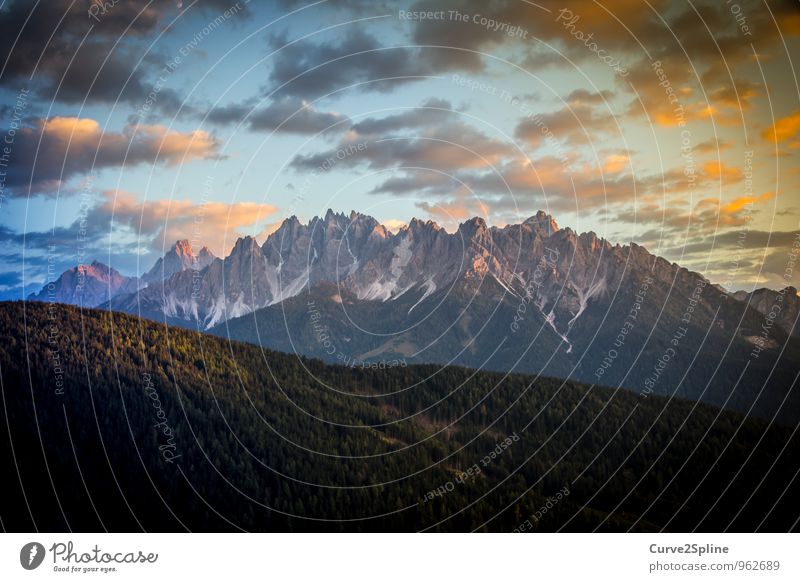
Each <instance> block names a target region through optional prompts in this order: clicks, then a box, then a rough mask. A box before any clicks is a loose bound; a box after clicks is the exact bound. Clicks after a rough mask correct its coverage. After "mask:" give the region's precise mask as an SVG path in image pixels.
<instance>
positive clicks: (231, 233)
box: [0, 190, 277, 297]
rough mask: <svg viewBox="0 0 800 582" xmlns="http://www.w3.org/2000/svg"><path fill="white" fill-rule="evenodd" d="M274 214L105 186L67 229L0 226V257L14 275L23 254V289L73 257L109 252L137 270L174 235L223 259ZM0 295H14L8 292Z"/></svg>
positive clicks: (15, 283)
mask: <svg viewBox="0 0 800 582" xmlns="http://www.w3.org/2000/svg"><path fill="white" fill-rule="evenodd" d="M276 212H277V208H275V207H274V206H272V205H271V204H263V203H256V202H233V203H225V202H205V203H196V202H193V201H191V200H185V199H184V200H144V201H143V200H140V199H139V197H138V196H136V195H134V194H132V193H130V192H124V191H117V190H106V191H104V192H102V193H101V194H100V195H99V198H98V199H96V200H95V201H94V203H93V204H92V205H91V206H90V207H89V208H88V209H87V210H86V213H85V215H84V216H82V217H80V218H78V219H76V220H75V221H73V222H72V223H71V224H70V225H68V226H60V227H55V228H53V229H52V230H46V231H29V232H25V233H21V232H16V231H14V230H12V229H10V228H8V227H4V226H0V243H2V246H3V248H4V249H6V250H10V251H12V253H11V254H9V255H6V256H0V261H2V262H3V263H4V264H6V265H7V266H9V267H12V266H13V267H14V268H15V271H14V274H16V273H22V272H23V268H22V267H23V266H22V257H23V256H24V257H25V259H24V274H25V277H24V282H25V283H26V285H28V286H29V285H31V283H32V282H39V284H41V282H42V281H44V280H45V279H46V278H47V276H48V264H49V263H50V262H52V263H53V264H54V265H55V274H56V276H57V275H58V274H60V273H61V272H62V271H63V270H65V269H67V268H69V267H73V266H75V264H76V263H77V262H78V261H82V262H90V261H91V260H93V259H98V260H101V261H103V262H108V261H109V259H108V257H109V255H110V256H111V263H112V266H113V267H115V268H117V269H119V270H121V271H123V272H124V273H127V274H131V275H137V274H139V275H141V274H142V273H143V272H145V271H147V270H148V269H149V268H150V267H151V266H152V264H153V263H154V262H155V260H156V258H157V257H160V256H161V255H162V254H163V252H164V248H165V247H171V246H172V244H173V243H174V242H175V241H176V240H181V239H188V240H190V241H191V242H192V244H193V245H194V246H196V247H198V248H199V247H202V246H208V247H209V248H210V249H211V251H212V252H213V253H214V254H215V255H217V256H219V257H223V256H226V255H227V254H228V253H229V252H230V249H231V248H232V246H233V244H234V243H235V241H236V239H237V238H238V237H240V236H242V235H244V234H252V233H253V232H258V231H259V229H261V228H263V225H264V223H265V222H269V221H270V219H273V220H274V215H275V213H276ZM23 249H24V251H25V252H24V254H23V252H22V251H23ZM51 267H52V265H51ZM14 274H12V273H2V274H0V291H4V289H3V287H7V288H8V289H14V288H19V287H20V286H21V284H22V282H23V281H22V277H18V280H16V279H15V278H14ZM51 274H52V273H51ZM6 290H7V289H6ZM6 295H7V296H9V297H10V296H14V297H20V293H16V292H14V293H6Z"/></svg>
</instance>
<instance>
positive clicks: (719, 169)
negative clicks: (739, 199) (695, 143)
mask: <svg viewBox="0 0 800 582" xmlns="http://www.w3.org/2000/svg"><path fill="white" fill-rule="evenodd" d="M703 171H704V174H705V176H704V178H706V179H707V180H718V181H721V182H722V183H723V184H733V183H735V182H739V181H741V180H742V178H743V174H742V171H741V170H740V169H739V168H734V167H731V166H727V165H725V163H724V162H717V161H710V162H706V163H705V164H703Z"/></svg>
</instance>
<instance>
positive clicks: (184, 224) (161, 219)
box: [89, 190, 278, 256]
mask: <svg viewBox="0 0 800 582" xmlns="http://www.w3.org/2000/svg"><path fill="white" fill-rule="evenodd" d="M103 196H104V201H103V202H102V204H100V205H98V206H97V207H96V208H95V209H94V210H93V211H92V214H91V216H90V217H89V221H92V220H94V221H95V222H105V221H106V219H107V217H111V216H113V220H114V223H113V229H114V231H115V232H123V233H128V234H134V235H135V236H136V237H141V238H143V239H144V241H145V246H148V244H149V247H150V248H152V249H162V248H163V247H164V246H165V245H166V246H170V245H172V243H173V242H175V241H176V240H180V239H188V240H192V241H195V240H198V241H200V242H201V244H202V245H205V246H208V247H209V248H210V249H211V250H212V252H214V254H216V255H217V256H225V255H227V254H228V252H230V249H231V248H232V247H233V244H234V243H235V242H236V239H237V238H238V237H240V236H242V235H243V234H252V232H253V231H259V230H261V228H262V227H263V224H264V223H265V222H266V221H268V219H269V218H270V217H271V216H272V215H273V214H275V213H276V212H277V210H278V209H277V208H276V207H275V206H273V205H271V204H264V203H257V202H234V203H225V202H210V201H206V202H202V203H196V202H194V201H192V200H189V199H183V200H165V199H162V200H144V201H142V200H139V198H138V197H137V196H136V195H134V194H131V193H129V192H124V191H114V190H111V191H106V192H104V193H103Z"/></svg>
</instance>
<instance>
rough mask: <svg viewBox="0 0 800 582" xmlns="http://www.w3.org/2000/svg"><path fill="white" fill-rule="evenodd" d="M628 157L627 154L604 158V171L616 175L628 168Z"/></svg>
mask: <svg viewBox="0 0 800 582" xmlns="http://www.w3.org/2000/svg"><path fill="white" fill-rule="evenodd" d="M629 162H630V157H629V156H628V155H627V154H614V155H611V156H608V157H607V158H606V163H605V167H604V170H605V171H606V172H607V173H609V174H616V173H618V172H621V171H622V170H624V169H625V168H627V167H628V163H629Z"/></svg>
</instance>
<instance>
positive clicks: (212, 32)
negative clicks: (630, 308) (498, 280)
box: [0, 0, 800, 298]
mask: <svg viewBox="0 0 800 582" xmlns="http://www.w3.org/2000/svg"><path fill="white" fill-rule="evenodd" d="M90 5H91V3H90V2H71V1H66V0H64V1H62V0H58V1H52V2H47V3H40V4H39V5H35V7H34V4H33V3H30V2H16V1H12V2H8V1H6V2H3V3H2V4H0V21H2V23H3V29H4V31H14V32H16V33H18V34H16V35H14V34H11V35H8V34H4V38H3V39H2V40H0V61H1V62H3V63H4V64H3V68H2V72H0V103H2V109H1V110H0V113H2V118H3V122H2V127H1V128H0V130H2V133H3V139H4V141H5V142H6V143H8V140H9V139H10V142H11V143H8V146H9V148H10V149H9V151H8V154H7V157H8V164H7V167H5V168H2V170H3V171H4V174H3V181H2V182H0V184H1V185H2V190H0V238H1V239H2V243H3V250H2V251H0V256H2V264H0V297H3V298H19V297H22V296H23V295H24V294H26V293H27V292H29V291H30V290H31V289H32V288H36V287H38V286H41V285H42V283H44V282H45V280H46V279H47V277H48V275H47V264H48V260H50V261H52V262H53V263H55V264H56V265H57V269H56V271H57V272H61V270H63V269H65V268H67V267H70V266H73V265H74V264H76V263H77V262H90V261H91V260H92V259H95V258H97V259H100V260H103V261H104V262H109V263H110V264H111V266H113V267H115V268H117V269H118V270H120V271H122V272H123V273H126V274H137V272H141V271H144V270H147V269H148V268H149V267H150V265H151V264H152V263H153V262H154V261H155V260H156V258H157V257H158V256H160V254H162V252H163V248H164V246H165V245H166V246H171V244H172V243H173V242H174V240H176V239H177V238H189V239H192V240H193V241H194V242H196V243H197V242H199V243H201V244H206V245H208V246H209V247H210V248H211V249H212V250H213V251H214V252H215V253H216V254H218V255H224V254H225V253H227V252H228V251H229V250H230V248H231V247H232V246H233V244H234V242H235V240H236V238H237V237H239V236H242V235H246V234H250V235H254V236H256V237H257V238H258V240H259V242H263V241H264V239H265V237H266V236H268V234H269V232H270V231H271V230H272V229H274V228H275V227H276V225H277V224H279V223H280V222H281V221H282V220H283V219H285V218H287V217H288V216H290V215H292V214H296V215H298V216H299V217H300V218H301V219H302V220H308V219H310V218H311V217H313V216H315V215H322V214H324V213H325V211H326V209H327V208H333V209H334V210H336V211H345V212H348V211H350V210H351V209H354V210H357V211H360V212H363V213H366V214H371V215H373V216H375V217H376V218H377V219H378V220H380V221H382V222H384V223H386V224H387V225H389V226H392V227H398V226H399V225H401V224H403V223H405V222H408V221H409V220H410V219H411V218H412V217H415V216H416V217H419V218H424V219H429V218H430V219H433V220H436V221H437V222H440V223H441V224H443V225H444V226H445V227H446V228H448V229H453V228H455V227H456V226H457V224H458V223H459V222H460V221H463V220H465V219H467V218H469V217H471V216H475V215H481V216H484V217H485V218H486V220H487V222H489V223H490V224H493V225H498V226H503V225H506V224H511V223H515V222H520V221H522V220H524V218H526V217H527V216H529V215H531V214H534V213H535V211H536V210H538V209H544V210H546V211H548V212H549V213H551V214H552V215H553V216H555V218H556V219H557V220H558V222H559V223H560V224H561V225H562V226H570V227H572V228H574V229H576V230H578V231H587V230H593V231H595V232H597V233H598V234H600V235H602V236H605V237H606V238H608V239H610V240H611V241H612V242H618V243H620V244H625V243H627V242H630V241H636V242H638V243H640V244H644V245H645V246H647V247H648V248H649V249H650V250H651V251H653V252H656V253H658V254H661V255H664V256H665V257H667V258H669V259H671V260H675V261H678V262H680V263H681V264H684V265H686V266H687V267H690V268H692V269H695V270H698V271H700V272H701V273H703V274H705V275H706V276H708V277H709V278H710V279H711V280H712V281H715V282H718V283H723V284H725V285H726V286H728V287H730V288H731V289H751V288H753V287H754V286H755V287H757V286H764V285H766V286H770V287H782V286H785V285H786V284H788V283H792V284H795V285H796V284H797V281H796V276H795V275H794V273H793V272H791V273H789V272H788V271H787V261H788V259H787V256H788V254H787V253H789V252H790V251H791V249H792V244H793V242H794V240H796V235H797V232H798V213H799V212H800V210H798V204H797V194H796V192H797V185H798V179H799V177H800V167H799V166H798V164H797V155H798V154H797V152H798V149H800V136H799V135H798V134H800V104H799V103H798V98H799V97H800V91H799V90H798V82H797V79H796V77H795V63H796V62H797V58H798V56H800V55H798V35H799V34H800V16H799V13H798V11H797V7H796V3H794V2H770V3H769V4H768V7H769V10H765V9H764V8H763V6H761V5H760V3H758V2H740V3H739V5H741V9H742V14H743V15H744V17H745V18H744V20H743V21H742V20H741V19H740V21H737V20H736V18H735V17H734V15H733V13H732V12H731V11H730V8H729V7H728V6H727V5H726V4H725V3H720V2H710V1H709V2H700V3H694V4H692V5H689V4H686V3H683V2H668V1H659V2H651V3H650V4H649V5H648V4H645V3H643V2H640V1H636V0H624V1H620V2H607V3H605V4H604V5H602V6H601V5H600V4H598V3H587V2H572V3H570V2H566V3H564V2H559V3H556V2H540V3H538V4H532V3H530V2H522V1H521V0H501V1H498V2H493V3H491V4H488V3H485V2H479V1H477V0H452V1H446V2H442V1H439V2H436V1H434V0H422V1H419V2H389V1H387V2H367V1H364V2H361V1H359V0H346V1H342V2H333V1H331V2H318V3H313V4H312V3H303V2H295V1H293V0H281V1H277V2H250V3H245V2H244V1H243V0H240V2H239V3H237V2H235V1H234V2H231V1H229V0H209V1H206V2H201V1H198V2H194V3H192V2H188V1H184V2H182V3H177V2H153V3H148V2H124V3H123V2H120V3H117V4H112V3H106V5H105V8H103V9H101V8H95V9H94V11H95V12H94V13H95V16H96V18H94V19H93V18H91V17H90V16H89V12H88V7H89V6H90ZM456 12H457V15H456ZM743 23H744V24H745V25H746V26H747V28H746V29H745V28H743ZM514 27H516V28H514ZM508 31H516V32H514V33H513V34H507V32H508ZM589 37H590V38H589ZM176 59H179V60H176ZM658 63H660V65H659V64H658ZM21 92H22V93H21ZM671 99H672V100H671ZM676 107H680V108H681V109H680V113H677V112H676ZM143 112H144V114H142V113H143ZM140 114H142V115H140ZM137 123H138V125H137ZM545 130H546V133H548V134H549V135H545ZM0 153H1V152H0ZM325 160H333V162H332V163H328V164H324V161H325ZM690 178H691V179H690Z"/></svg>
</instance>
